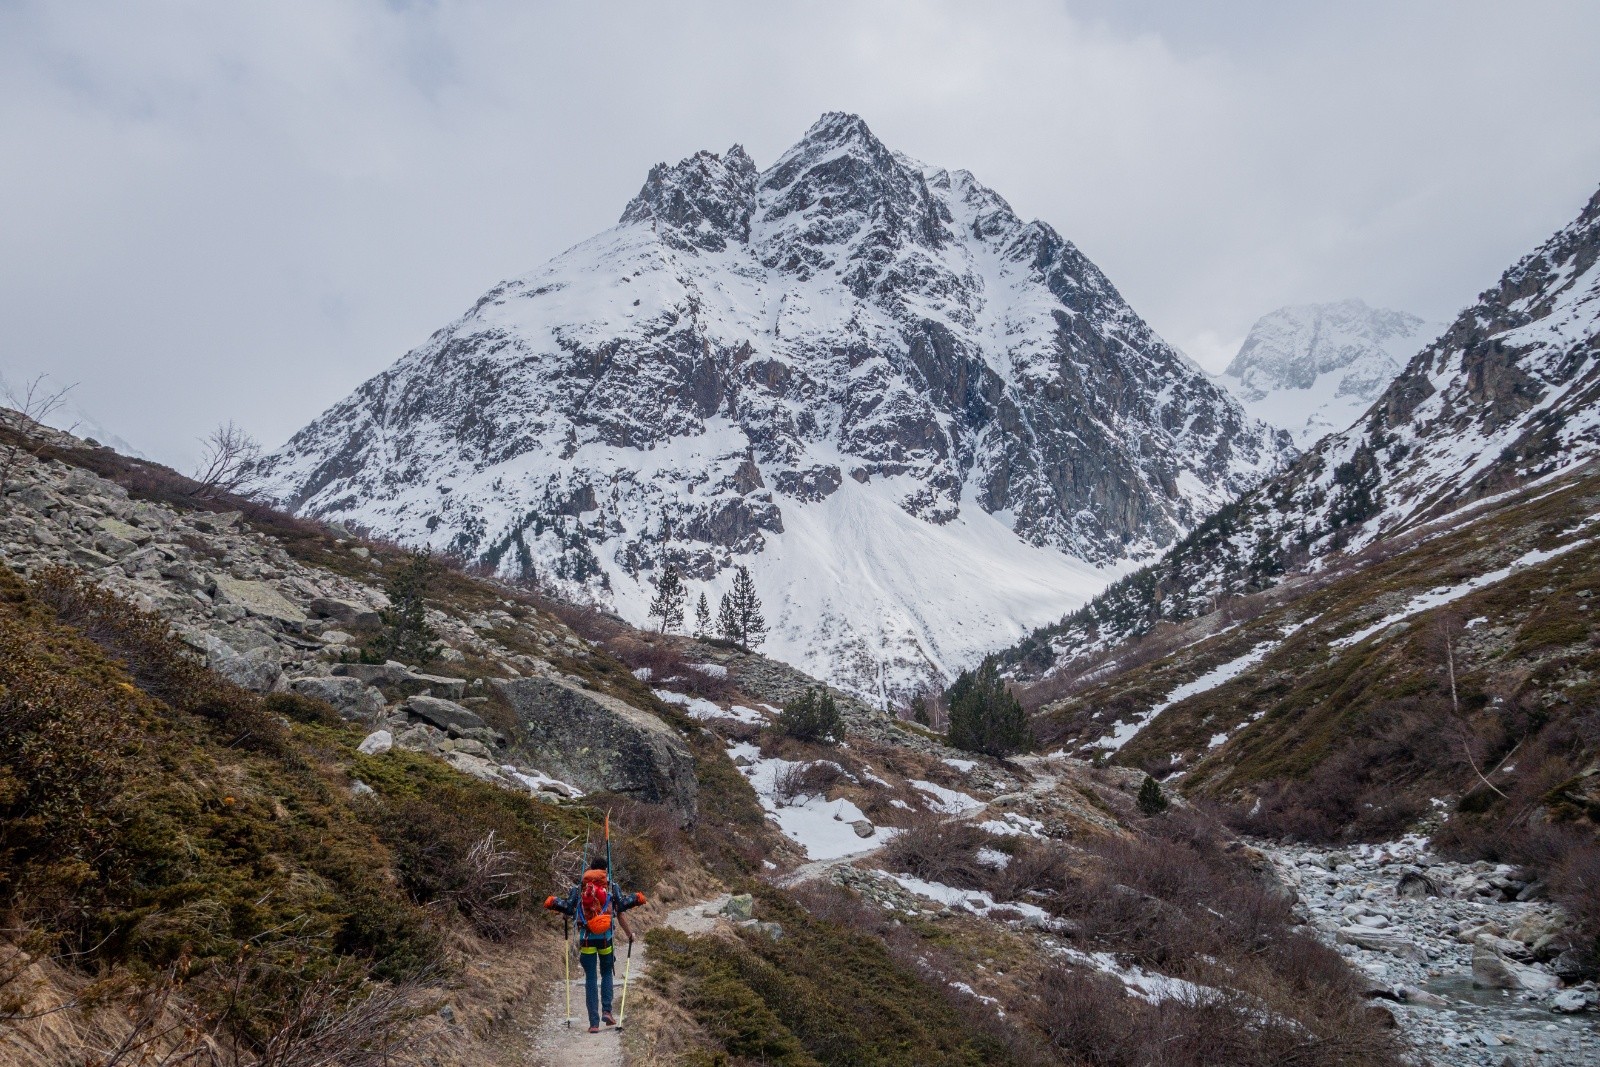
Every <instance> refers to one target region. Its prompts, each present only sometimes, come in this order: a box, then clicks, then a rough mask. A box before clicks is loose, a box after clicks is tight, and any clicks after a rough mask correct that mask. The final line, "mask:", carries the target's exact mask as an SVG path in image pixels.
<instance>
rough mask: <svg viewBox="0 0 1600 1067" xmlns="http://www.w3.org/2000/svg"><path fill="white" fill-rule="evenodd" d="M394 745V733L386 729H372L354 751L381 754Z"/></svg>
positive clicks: (365, 753)
mask: <svg viewBox="0 0 1600 1067" xmlns="http://www.w3.org/2000/svg"><path fill="white" fill-rule="evenodd" d="M393 747H394V735H393V734H391V733H390V732H389V731H388V730H374V731H372V733H370V734H368V735H367V736H366V738H365V739H364V740H363V741H362V742H361V744H360V745H358V746H356V751H357V752H359V753H361V754H362V755H363V756H377V755H381V754H383V753H385V752H387V751H389V750H390V749H391V748H393Z"/></svg>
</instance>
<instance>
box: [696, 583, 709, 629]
mask: <svg viewBox="0 0 1600 1067" xmlns="http://www.w3.org/2000/svg"><path fill="white" fill-rule="evenodd" d="M694 635H695V636H696V637H699V638H706V637H710V636H711V605H710V604H708V603H706V594H705V590H703V589H702V590H701V591H700V603H698V604H696V605H695V606H694Z"/></svg>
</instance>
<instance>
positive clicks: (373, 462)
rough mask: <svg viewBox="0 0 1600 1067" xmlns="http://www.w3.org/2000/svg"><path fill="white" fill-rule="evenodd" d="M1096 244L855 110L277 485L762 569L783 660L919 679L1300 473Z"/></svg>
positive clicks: (606, 581)
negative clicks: (1116, 276)
mask: <svg viewBox="0 0 1600 1067" xmlns="http://www.w3.org/2000/svg"><path fill="white" fill-rule="evenodd" d="M1287 449H1288V438H1287V435H1284V434H1281V433H1277V432H1275V431H1272V430H1270V429H1268V428H1267V427H1265V426H1264V425H1262V424H1260V423H1257V422H1255V421H1254V420H1251V419H1249V418H1248V417H1246V416H1245V415H1244V414H1243V412H1242V411H1241V410H1240V408H1239V407H1238V405H1237V404H1236V403H1235V402H1234V401H1233V400H1232V399H1231V398H1230V397H1229V396H1228V395H1227V393H1226V391H1224V390H1222V389H1220V388H1219V387H1217V386H1216V385H1215V384H1213V383H1212V382H1211V381H1209V380H1208V379H1207V378H1206V376H1205V375H1204V374H1203V373H1201V372H1199V371H1198V370H1197V369H1196V368H1194V367H1193V366H1192V365H1191V364H1189V363H1188V362H1187V361H1186V360H1185V359H1183V358H1182V357H1181V356H1179V355H1178V354H1177V353H1176V352H1174V351H1173V350H1172V349H1171V348H1170V347H1168V346H1167V345H1166V343H1165V342H1163V341H1162V340H1161V339H1160V338H1159V337H1157V336H1156V335H1155V334H1154V333H1153V332H1152V331H1151V330H1150V328H1149V327H1148V326H1147V325H1146V324H1145V323H1144V321H1143V320H1141V319H1140V318H1139V316H1138V315H1137V314H1135V313H1134V311H1133V310H1132V309H1131V308H1130V307H1128V305H1127V304H1126V303H1125V302H1124V301H1123V300H1122V298H1121V297H1120V296H1119V295H1118V293H1117V291H1116V289H1115V288H1113V287H1112V285H1111V283H1110V282H1109V281H1108V280H1107V279H1106V278H1105V276H1104V275H1103V274H1101V273H1100V271H1099V270H1097V269H1096V268H1095V266H1094V265H1093V264H1092V263H1090V262H1089V261H1088V260H1087V259H1085V258H1084V256H1083V255H1082V254H1081V253H1080V252H1079V251H1078V250H1077V249H1076V248H1075V247H1073V245H1072V244H1071V243H1070V242H1068V241H1066V240H1064V239H1062V238H1061V237H1060V236H1059V235H1058V234H1056V232H1055V231H1054V230H1052V229H1051V228H1050V227H1049V226H1046V225H1044V224H1043V223H1040V222H1024V221H1022V220H1021V219H1019V218H1018V217H1017V216H1016V215H1015V214H1013V212H1012V211H1011V209H1010V207H1009V206H1008V205H1007V204H1006V203H1005V201H1004V200H1002V199H1001V198H1000V197H999V196H998V195H996V194H995V193H994V192H992V191H990V190H989V189H986V188H984V187H983V186H982V185H980V184H979V183H978V182H977V181H976V180H975V179H974V178H973V177H972V175H970V174H968V173H967V172H965V171H946V170H940V169H935V168H929V167H925V166H923V165H922V164H919V163H916V162H914V161H912V160H910V159H907V158H906V157H904V156H902V155H900V154H897V153H894V152H891V151H890V150H889V149H887V148H886V147H885V146H884V145H883V144H882V143H881V142H879V141H878V140H877V138H876V137H874V136H873V135H872V133H871V131H870V130H868V129H867V127H866V125H865V124H864V123H863V122H862V121H861V120H860V119H859V118H856V117H855V116H852V115H842V114H829V115H825V116H823V118H822V119H821V120H820V121H819V122H818V123H817V124H816V125H815V126H813V127H812V129H811V130H810V131H809V132H808V133H807V134H806V136H805V137H804V138H803V139H802V140H801V141H800V142H799V143H798V144H796V145H795V146H794V147H793V148H791V149H789V150H788V151H787V152H785V153H784V154H783V155H782V156H781V157H780V158H779V159H778V160H777V162H776V163H774V164H773V165H772V166H771V167H770V168H768V169H767V170H765V171H758V170H757V169H756V166H755V164H754V162H753V161H752V160H751V159H750V157H749V156H748V155H746V154H745V152H744V151H743V150H742V149H741V148H738V147H737V146H736V147H734V148H733V149H731V150H730V151H728V152H727V153H726V154H725V155H722V156H718V155H715V154H712V153H710V152H701V153H699V154H697V155H695V156H692V157H690V158H688V159H685V160H683V161H682V162H681V163H679V164H677V165H676V166H667V165H664V164H663V165H660V166H657V167H656V168H655V169H653V170H652V171H651V172H650V175H649V177H648V179H647V180H646V182H645V184H644V187H643V189H642V190H641V191H640V193H639V195H638V196H637V197H636V198H635V199H634V200H633V201H632V202H631V203H630V204H629V205H628V206H627V208H626V210H625V211H624V212H623V215H622V218H621V221H620V222H619V223H618V225H617V226H615V227H613V228H612V229H610V230H607V231H605V232H604V233H601V234H600V235H598V236H596V237H595V238H593V239H591V240H589V241H586V242H584V243H582V244H580V245H578V246H576V247H574V248H572V249H570V250H569V251H567V252H565V253H563V254H562V255H560V256H558V257H557V258H556V259H554V260H552V261H551V262H550V263H548V264H547V265H546V266H544V267H542V268H540V269H539V270H537V271H535V272H533V273H532V274H529V275H526V276H524V277H522V278H518V279H515V280H513V281H509V282H505V283H503V284H501V285H499V286H497V287H495V288H494V289H493V290H491V291H490V292H489V293H488V294H486V295H485V296H484V297H483V298H482V299H481V300H480V301H478V303H477V304H476V305H475V306H474V307H473V308H472V309H471V310H470V311H468V312H467V313H466V314H465V315H464V316H462V317H461V318H460V319H458V320H457V321H456V322H454V323H452V324H450V325H449V326H447V327H446V328H444V329H442V330H440V331H439V332H438V333H436V334H435V335H434V336H433V337H432V338H430V339H429V340H428V342H427V343H426V344H424V345H422V346H421V347H419V348H417V349H415V350H414V351H412V352H410V353H409V354H407V355H406V356H405V357H403V358H402V359H401V360H400V361H399V362H398V363H396V364H395V365H394V366H393V367H391V368H390V369H389V370H387V371H385V372H384V373H383V374H380V375H378V376H377V377H375V378H373V379H372V380H370V381H368V382H367V383H366V384H364V385H362V386H361V387H360V388H359V389H357V390H356V392H355V393H354V394H352V395H351V396H350V397H348V398H346V399H345V400H343V401H341V402H340V403H338V404H337V405H335V406H334V407H333V408H331V409H330V410H329V411H328V412H326V413H325V414H324V415H322V416H321V417H319V418H318V419H317V420H316V421H314V422H313V423H311V424H310V425H309V426H307V427H306V428H305V429H303V430H301V431H300V432H299V433H298V434H296V435H295V436H294V438H293V439H292V440H291V441H290V442H289V443H288V444H287V445H285V446H284V447H283V448H282V449H281V450H280V451H279V452H278V453H276V454H275V455H274V456H272V457H270V458H269V459H268V460H267V461H266V462H265V463H264V464H263V467H262V472H263V474H264V475H265V477H266V478H267V480H268V484H269V485H270V487H271V491H272V492H273V493H274V494H275V495H276V497H277V498H278V499H279V500H281V501H282V502H284V503H286V504H287V505H289V506H290V507H292V508H294V509H295V510H297V511H300V512H303V513H307V514H314V515H320V516H326V517H329V518H338V519H342V520H345V521H351V522H356V523H359V524H362V525H364V526H368V527H371V528H374V529H377V530H381V531H384V532H386V533H390V534H393V535H395V536H398V537H400V538H402V539H403V540H406V541H408V542H414V543H426V544H429V545H432V546H433V547H435V548H438V549H442V550H450V551H454V552H457V553H460V554H461V555H464V556H466V557H468V558H475V559H482V560H487V561H488V562H490V563H492V564H494V565H495V566H497V567H498V568H499V569H500V570H501V571H502V572H505V573H508V574H511V575H518V574H522V575H527V574H530V573H536V574H537V575H538V576H539V577H540V578H541V579H547V580H551V581H554V582H557V583H559V584H562V585H565V586H567V587H569V588H573V587H578V586H582V587H585V588H588V589H590V590H592V591H593V592H594V593H595V594H596V595H598V596H599V597H600V598H601V599H602V600H605V601H607V602H609V603H611V604H613V605H614V606H615V607H616V609H617V610H618V611H619V612H621V613H622V614H623V615H625V616H627V617H628V618H630V619H631V620H634V621H636V622H643V621H644V620H645V611H646V607H647V604H648V601H649V598H650V596H651V593H652V582H653V580H654V578H655V577H656V576H657V575H658V574H659V573H660V568H661V566H662V564H663V563H664V562H666V561H670V562H673V563H675V564H676V565H677V566H679V567H680V568H681V569H682V570H683V571H684V572H685V574H686V576H687V577H688V580H689V585H690V594H691V598H693V597H695V596H697V595H698V593H699V592H700V590H701V589H702V588H704V589H706V590H707V591H708V593H709V596H710V599H711V601H712V603H713V605H715V602H716V598H717V596H718V594H719V593H720V591H721V590H722V589H723V588H725V587H726V585H727V583H728V582H729V580H730V577H731V576H730V568H731V566H732V565H733V564H735V563H745V564H748V565H749V566H750V567H751V569H752V571H753V573H754V575H755V578H756V583H757V589H758V591H759V593H760V595H761V597H762V598H763V600H764V601H765V602H766V604H767V607H768V616H769V618H770V620H771V621H773V622H774V623H775V625H776V632H775V634H774V636H773V638H772V640H771V642H770V643H769V644H768V646H767V650H768V651H770V652H773V653H775V654H776V655H778V656H780V657H782V658H783V659H785V660H788V661H789V662H792V663H794V664H796V665H797V666H800V667H801V668H803V669H805V670H807V671H809V672H812V673H815V674H818V675H821V676H825V677H828V678H829V679H830V680H832V681H834V682H836V683H838V684H840V685H841V686H844V687H846V688H849V689H852V690H854V691H856V692H859V693H862V694H864V695H867V696H870V697H875V698H879V699H883V698H885V697H888V696H892V695H897V694H905V693H907V692H908V691H910V690H911V689H913V688H914V687H916V686H918V685H920V684H922V683H924V682H926V681H928V680H932V679H938V678H942V677H946V676H948V675H949V674H950V672H952V671H953V670H955V669H957V668H959V667H962V666H965V665H967V664H970V663H972V662H973V661H974V660H975V659H977V658H978V657H980V656H981V655H982V654H983V653H984V652H985V651H988V650H990V649H993V648H996V647H1001V646H1003V645H1005V644H1007V643H1009V642H1011V641H1013V640H1015V639H1016V638H1017V637H1018V636H1020V635H1021V634H1022V633H1023V632H1025V631H1026V630H1027V629H1028V628H1030V627H1032V626H1034V625H1037V624H1039V623H1041V622H1043V621H1044V620H1046V619H1048V618H1052V617H1057V616H1059V614H1060V613H1061V611H1062V610H1063V609H1064V608H1066V607H1070V606H1071V605H1073V604H1075V603H1081V602H1083V601H1084V600H1085V599H1087V598H1088V597H1089V596H1090V595H1092V594H1093V593H1094V592H1095V591H1096V590H1097V589H1099V588H1101V587H1102V586H1103V585H1104V583H1105V582H1106V581H1107V580H1108V579H1109V578H1111V577H1114V576H1115V575H1116V574H1117V573H1119V572H1120V571H1122V570H1125V569H1127V567H1128V566H1130V561H1134V560H1138V559H1141V558H1148V557H1150V556H1152V555H1153V554H1155V553H1156V552H1158V551H1159V550H1160V549H1161V548H1162V546H1164V545H1166V544H1168V543H1170V542H1171V541H1172V540H1173V539H1174V538H1176V537H1179V536H1181V535H1182V534H1183V532H1184V531H1186V530H1187V529H1188V528H1189V527H1190V526H1192V525H1193V524H1194V523H1195V522H1196V521H1198V520H1199V519H1200V518H1201V517H1202V516H1204V515H1206V514H1207V513H1209V512H1210V511H1212V510H1213V509H1214V508H1216V507H1217V506H1218V505H1220V504H1221V503H1223V502H1224V501H1226V500H1228V499H1231V498H1232V497H1233V496H1235V495H1236V494H1237V493H1238V492H1240V491H1241V490H1243V489H1245V488H1247V487H1248V486H1250V485H1251V484H1253V483H1254V482H1255V481H1257V480H1258V479H1259V478H1260V477H1261V476H1263V475H1265V474H1266V473H1268V472H1270V471H1271V470H1273V469H1274V468H1275V467H1276V466H1277V465H1278V464H1279V463H1280V461H1281V460H1282V458H1283V457H1284V456H1285V454H1286V450H1287Z"/></svg>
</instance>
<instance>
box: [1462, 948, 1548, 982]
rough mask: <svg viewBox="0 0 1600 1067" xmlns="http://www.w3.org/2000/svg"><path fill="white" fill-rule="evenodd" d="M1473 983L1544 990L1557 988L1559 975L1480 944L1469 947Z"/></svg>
mask: <svg viewBox="0 0 1600 1067" xmlns="http://www.w3.org/2000/svg"><path fill="white" fill-rule="evenodd" d="M1472 984H1473V985H1475V986H1479V987H1480V988H1484V989H1525V990H1529V991H1531V992H1545V991H1548V990H1551V989H1556V988H1559V987H1560V985H1561V979H1559V978H1557V977H1556V976H1555V975H1553V974H1550V973H1548V972H1546V971H1541V970H1539V969H1538V968H1535V967H1526V966H1523V965H1522V964H1520V963H1513V962H1512V961H1510V960H1508V959H1506V958H1505V957H1504V956H1501V955H1500V954H1499V953H1498V952H1496V951H1495V950H1494V949H1492V948H1490V947H1488V946H1487V945H1482V944H1480V945H1477V946H1476V947H1475V948H1474V949H1473V950H1472Z"/></svg>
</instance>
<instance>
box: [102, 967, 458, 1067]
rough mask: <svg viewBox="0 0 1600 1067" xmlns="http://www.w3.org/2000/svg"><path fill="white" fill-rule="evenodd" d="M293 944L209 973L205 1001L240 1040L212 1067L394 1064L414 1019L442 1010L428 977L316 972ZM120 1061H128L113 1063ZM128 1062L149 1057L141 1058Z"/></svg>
mask: <svg viewBox="0 0 1600 1067" xmlns="http://www.w3.org/2000/svg"><path fill="white" fill-rule="evenodd" d="M293 948H294V946H293V944H292V943H288V944H282V945H279V946H275V950H274V951H269V952H261V953H252V954H250V955H247V956H242V957H240V958H239V959H238V960H235V961H233V962H232V963H230V964H229V965H227V966H224V967H221V968H218V969H217V970H216V971H215V972H213V973H211V974H208V975H205V976H203V977H202V980H201V984H202V985H203V987H204V999H205V1000H206V1001H207V1002H209V1003H212V1004H216V1005H217V1008H216V1009H215V1011H214V1017H215V1018H216V1019H217V1020H218V1022H219V1023H220V1029H221V1030H222V1032H225V1033H228V1034H230V1036H231V1037H232V1040H230V1041H227V1042H225V1043H217V1044H213V1045H212V1046H211V1048H210V1049H209V1050H208V1052H209V1055H208V1056H207V1058H205V1059H198V1060H196V1061H194V1062H197V1063H202V1064H205V1065H206V1067H390V1065H393V1064H397V1063H404V1062H412V1061H413V1059H414V1058H413V1057H412V1056H409V1055H407V1054H406V1051H405V1050H406V1045H407V1042H408V1041H409V1039H410V1034H409V1032H408V1030H409V1026H408V1024H410V1023H411V1022H413V1021H414V1020H416V1019H418V1018H420V1017H422V1016H424V1015H427V1014H430V1013H431V1012H433V1011H435V1010H437V1008H438V1002H437V999H436V998H435V997H434V996H432V995H431V994H430V993H429V992H428V990H427V986H426V982H427V979H428V977H429V976H428V975H419V976H417V977H416V978H413V979H411V980H408V981H405V982H400V983H394V984H387V983H374V982H369V981H367V980H365V979H364V978H363V977H362V975H361V973H360V971H359V969H358V968H356V967H354V966H353V965H350V964H348V963H345V964H341V965H338V966H335V967H332V968H328V969H326V970H324V971H322V972H320V973H317V974H314V975H307V974H305V973H303V966H304V962H303V956H301V957H297V956H296V955H295V954H294V953H293V952H292V951H291V950H292V949H293ZM113 1062H120V1061H113ZM128 1062H130V1063H132V1062H142V1061H140V1060H137V1059H132V1060H129V1061H128Z"/></svg>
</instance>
